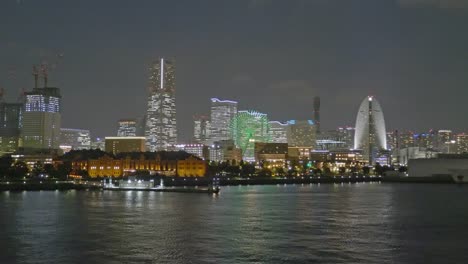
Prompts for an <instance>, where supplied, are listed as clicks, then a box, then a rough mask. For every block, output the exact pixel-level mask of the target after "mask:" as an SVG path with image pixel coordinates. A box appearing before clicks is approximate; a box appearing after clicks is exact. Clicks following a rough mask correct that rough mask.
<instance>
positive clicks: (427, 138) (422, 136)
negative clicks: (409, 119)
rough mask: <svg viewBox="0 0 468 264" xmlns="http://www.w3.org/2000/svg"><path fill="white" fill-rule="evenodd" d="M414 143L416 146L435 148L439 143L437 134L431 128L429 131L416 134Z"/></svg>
mask: <svg viewBox="0 0 468 264" xmlns="http://www.w3.org/2000/svg"><path fill="white" fill-rule="evenodd" d="M414 144H415V146H416V147H420V148H426V149H430V150H432V149H435V146H436V145H437V134H436V133H435V131H433V130H430V131H429V132H428V133H419V134H414Z"/></svg>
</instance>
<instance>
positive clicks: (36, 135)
mask: <svg viewBox="0 0 468 264" xmlns="http://www.w3.org/2000/svg"><path fill="white" fill-rule="evenodd" d="M61 100H62V99H61V95H60V89H59V88H53V87H44V88H34V89H33V90H32V91H31V92H26V93H25V103H24V112H23V120H22V131H21V138H22V146H21V147H24V148H26V149H28V148H33V149H58V148H59V145H60V124H61V114H60V112H61Z"/></svg>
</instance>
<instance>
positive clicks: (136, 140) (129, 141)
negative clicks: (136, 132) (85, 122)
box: [105, 137, 146, 155]
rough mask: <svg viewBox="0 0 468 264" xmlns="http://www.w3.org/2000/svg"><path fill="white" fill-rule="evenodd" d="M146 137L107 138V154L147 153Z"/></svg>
mask: <svg viewBox="0 0 468 264" xmlns="http://www.w3.org/2000/svg"><path fill="white" fill-rule="evenodd" d="M145 141H146V140H145V138H144V137H106V145H105V150H106V152H107V153H112V154H114V155H115V154H118V153H122V152H145V151H146V144H145Z"/></svg>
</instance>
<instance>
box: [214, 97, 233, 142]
mask: <svg viewBox="0 0 468 264" xmlns="http://www.w3.org/2000/svg"><path fill="white" fill-rule="evenodd" d="M236 114H237V102H236V101H230V100H220V99H218V98H211V133H210V134H211V135H210V137H211V142H216V141H221V140H228V139H230V138H231V134H230V130H229V125H230V123H231V120H232V119H233V118H234V116H235V115H236Z"/></svg>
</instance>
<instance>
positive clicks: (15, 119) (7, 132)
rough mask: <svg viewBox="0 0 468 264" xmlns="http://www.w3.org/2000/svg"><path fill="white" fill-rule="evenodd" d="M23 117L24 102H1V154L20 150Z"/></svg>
mask: <svg viewBox="0 0 468 264" xmlns="http://www.w3.org/2000/svg"><path fill="white" fill-rule="evenodd" d="M22 117H23V104H22V103H4V102H1V103H0V155H3V154H5V153H13V152H15V151H17V150H18V146H19V140H20V131H21V130H20V129H21V121H22Z"/></svg>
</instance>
